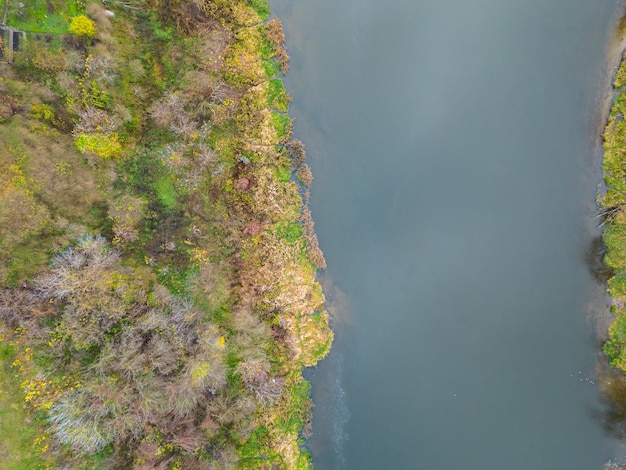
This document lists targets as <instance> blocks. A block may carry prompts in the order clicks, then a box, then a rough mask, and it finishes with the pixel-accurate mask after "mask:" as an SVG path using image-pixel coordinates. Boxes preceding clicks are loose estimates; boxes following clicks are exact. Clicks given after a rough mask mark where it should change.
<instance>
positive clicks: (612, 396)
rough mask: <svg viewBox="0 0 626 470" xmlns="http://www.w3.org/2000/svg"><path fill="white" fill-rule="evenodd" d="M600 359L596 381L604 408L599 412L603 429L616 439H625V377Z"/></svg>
mask: <svg viewBox="0 0 626 470" xmlns="http://www.w3.org/2000/svg"><path fill="white" fill-rule="evenodd" d="M606 362H607V361H600V364H599V367H598V369H599V372H598V375H597V377H598V379H597V380H598V383H599V385H600V391H601V393H602V397H603V398H604V400H605V401H606V404H607V406H606V408H605V409H604V410H603V411H602V412H601V415H600V417H601V421H602V426H603V428H604V431H605V432H606V433H607V434H608V435H610V436H613V437H615V438H617V439H621V440H626V377H625V376H624V374H622V373H621V372H619V371H617V370H615V369H612V368H610V367H609V366H608V364H607V363H606Z"/></svg>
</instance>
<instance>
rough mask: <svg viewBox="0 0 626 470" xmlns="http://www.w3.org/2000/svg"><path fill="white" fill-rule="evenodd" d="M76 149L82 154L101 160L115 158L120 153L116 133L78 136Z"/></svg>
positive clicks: (120, 145) (119, 144)
mask: <svg viewBox="0 0 626 470" xmlns="http://www.w3.org/2000/svg"><path fill="white" fill-rule="evenodd" d="M76 148H77V149H78V150H79V151H80V152H81V153H83V154H93V155H97V156H98V157H102V158H117V157H119V156H120V153H121V151H122V144H121V143H120V140H119V136H118V134H117V132H111V133H109V134H103V133H101V132H93V133H85V132H81V133H80V134H78V137H77V139H76Z"/></svg>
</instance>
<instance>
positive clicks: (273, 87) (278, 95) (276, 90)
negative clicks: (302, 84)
mask: <svg viewBox="0 0 626 470" xmlns="http://www.w3.org/2000/svg"><path fill="white" fill-rule="evenodd" d="M267 105H268V106H269V107H270V108H275V109H277V110H278V111H282V112H287V107H288V106H289V95H288V94H287V91H286V90H285V85H283V81H282V80H281V79H279V78H272V79H271V80H270V81H269V90H268V92H267Z"/></svg>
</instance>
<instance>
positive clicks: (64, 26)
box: [0, 0, 85, 34]
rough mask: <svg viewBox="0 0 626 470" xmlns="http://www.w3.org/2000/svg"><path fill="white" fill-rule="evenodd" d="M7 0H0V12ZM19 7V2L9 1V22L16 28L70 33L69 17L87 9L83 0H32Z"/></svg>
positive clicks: (36, 31)
mask: <svg viewBox="0 0 626 470" xmlns="http://www.w3.org/2000/svg"><path fill="white" fill-rule="evenodd" d="M6 1H7V0H2V1H0V12H1V13H2V14H3V13H4V8H5V5H6ZM21 3H23V5H24V6H23V7H22V8H19V6H18V4H19V2H17V1H15V0H12V1H9V13H8V16H7V24H8V25H9V26H12V27H14V28H18V29H23V30H25V31H32V32H35V33H61V34H69V21H68V20H69V19H70V18H72V17H74V16H77V15H80V14H81V13H83V11H84V9H85V4H84V2H83V1H81V0H67V1H62V0H53V1H50V2H46V1H43V0H30V1H27V2H21Z"/></svg>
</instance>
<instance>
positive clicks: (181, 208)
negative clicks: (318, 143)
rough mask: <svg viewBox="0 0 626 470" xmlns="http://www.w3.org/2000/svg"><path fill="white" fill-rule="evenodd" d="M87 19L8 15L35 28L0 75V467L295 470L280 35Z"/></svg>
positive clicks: (287, 145)
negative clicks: (4, 460)
mask: <svg viewBox="0 0 626 470" xmlns="http://www.w3.org/2000/svg"><path fill="white" fill-rule="evenodd" d="M4 5H5V4H4V3H2V2H0V11H4ZM106 8H107V10H105V9H104V8H103V7H102V5H101V4H100V3H99V2H94V3H89V2H87V3H81V2H69V1H63V0H56V1H54V0H52V1H47V2H43V1H34V2H30V3H29V4H28V5H27V6H21V7H20V6H19V5H18V4H17V3H15V4H14V3H13V2H11V3H9V9H8V12H9V15H8V21H7V23H8V24H9V25H10V26H14V27H17V28H22V29H24V30H27V31H34V32H39V33H41V34H35V33H28V35H27V41H26V44H25V45H24V47H23V48H22V50H20V51H19V52H18V53H16V54H15V56H14V57H12V59H13V63H12V64H10V65H9V64H7V63H0V72H1V73H0V76H1V80H0V183H1V184H0V285H2V290H1V291H0V319H1V320H2V323H1V332H2V336H3V343H2V344H3V345H4V346H3V347H4V348H5V349H4V351H5V356H4V364H5V368H4V369H3V370H4V371H5V374H4V375H0V381H1V382H2V387H3V390H9V389H10V387H13V389H14V390H15V393H11V394H10V396H9V395H7V394H5V395H2V396H0V413H1V416H2V417H3V418H2V421H0V429H4V428H6V427H7V426H10V427H11V428H14V429H23V432H20V433H19V436H18V435H17V433H16V434H15V435H14V434H11V433H9V434H6V436H7V437H5V434H4V433H3V438H2V443H3V446H5V448H7V449H12V450H11V454H12V455H13V456H19V458H15V459H14V462H13V463H11V464H10V465H12V466H9V467H5V468H39V467H41V468H46V466H50V468H55V467H58V466H62V465H64V464H66V463H69V464H71V465H73V466H74V467H76V468H156V467H158V468H172V469H174V468H255V469H256V468H272V469H273V468H309V467H310V458H309V457H308V455H307V453H306V451H304V449H303V447H302V433H303V430H305V428H306V423H307V422H308V420H309V415H310V401H309V388H308V384H307V383H306V381H304V379H303V377H302V368H303V367H305V366H312V365H314V364H315V363H316V362H317V361H318V360H319V359H321V358H322V357H324V356H325V355H326V354H327V352H328V350H329V348H330V344H331V342H332V332H331V331H330V330H329V328H328V314H327V313H326V311H325V310H324V297H323V293H322V290H321V287H320V285H319V284H318V283H317V281H316V279H315V276H316V271H317V269H318V268H320V267H324V266H325V264H324V258H323V254H322V253H321V251H320V249H319V246H318V244H317V240H316V237H315V233H314V230H313V222H312V220H311V216H310V212H309V210H308V208H307V207H306V197H305V195H306V191H307V186H308V185H310V184H311V179H312V177H311V173H310V170H309V168H308V166H307V165H306V162H305V158H306V155H305V151H304V147H303V145H302V144H301V143H300V142H298V141H294V140H292V138H291V122H290V119H289V116H288V115H287V114H286V111H287V107H288V103H289V96H288V94H287V93H286V91H285V89H284V87H283V85H282V82H281V80H280V75H281V74H282V73H283V72H284V71H286V68H287V63H288V57H287V53H286V51H285V48H284V44H283V42H284V35H283V32H282V26H281V24H280V22H279V21H278V20H275V19H273V20H268V15H269V10H268V7H267V3H266V2H265V1H261V0H252V1H246V0H220V1H206V2H197V3H188V2H176V1H174V2H171V1H168V2H165V1H163V2H161V1H158V0H156V1H153V2H146V3H144V2H139V1H109V2H108V3H107V7H106ZM13 437H15V442H13ZM5 465H6V464H5ZM20 465H22V467H20ZM24 465H27V467H24Z"/></svg>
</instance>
